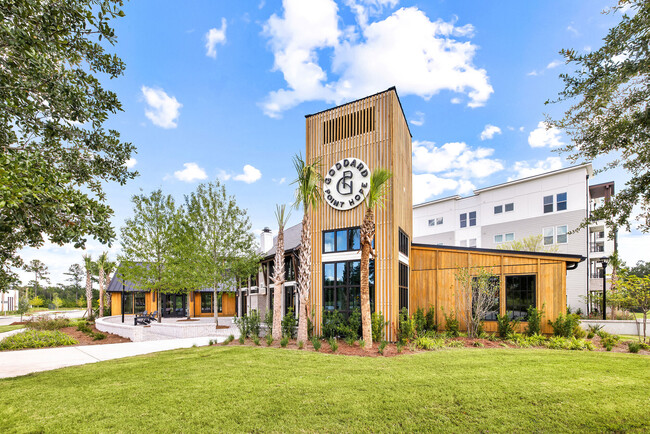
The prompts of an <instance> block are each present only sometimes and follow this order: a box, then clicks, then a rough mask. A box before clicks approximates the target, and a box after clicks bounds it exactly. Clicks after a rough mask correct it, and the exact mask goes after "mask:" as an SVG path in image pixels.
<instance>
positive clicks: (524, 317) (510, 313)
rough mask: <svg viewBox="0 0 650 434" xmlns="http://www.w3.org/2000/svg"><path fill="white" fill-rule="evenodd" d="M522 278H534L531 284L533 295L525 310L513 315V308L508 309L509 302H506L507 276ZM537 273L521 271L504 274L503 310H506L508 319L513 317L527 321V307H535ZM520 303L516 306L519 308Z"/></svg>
mask: <svg viewBox="0 0 650 434" xmlns="http://www.w3.org/2000/svg"><path fill="white" fill-rule="evenodd" d="M515 277H516V278H522V277H532V278H533V280H534V284H533V295H532V304H529V305H528V306H526V309H525V312H524V313H522V311H521V310H519V311H518V312H519V315H518V316H515V313H514V312H515V310H514V309H508V306H509V303H508V278H515ZM537 281H538V278H537V273H521V274H506V275H504V276H503V286H504V296H505V297H504V298H505V310H506V315H508V317H509V318H510V320H513V319H518V320H519V321H522V322H527V321H528V308H529V307H531V306H532V307H537V292H538V290H537ZM521 306H523V304H522V305H520V306H517V307H520V308H521Z"/></svg>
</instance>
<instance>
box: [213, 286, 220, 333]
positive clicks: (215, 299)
mask: <svg viewBox="0 0 650 434" xmlns="http://www.w3.org/2000/svg"><path fill="white" fill-rule="evenodd" d="M212 289H213V292H212V310H213V312H214V326H215V327H217V326H218V325H219V298H218V297H219V293H218V292H217V285H214V287H213V288H212Z"/></svg>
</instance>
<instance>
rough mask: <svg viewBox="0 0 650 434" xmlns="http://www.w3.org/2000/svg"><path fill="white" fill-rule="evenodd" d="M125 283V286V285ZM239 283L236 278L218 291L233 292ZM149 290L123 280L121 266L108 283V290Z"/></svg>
mask: <svg viewBox="0 0 650 434" xmlns="http://www.w3.org/2000/svg"><path fill="white" fill-rule="evenodd" d="M123 285H124V286H123ZM236 286H237V284H236V282H235V280H234V279H233V282H232V284H230V285H221V287H219V288H217V292H232V291H235V288H236ZM122 291H124V292H149V291H151V289H142V288H138V287H136V285H135V283H133V282H131V281H129V280H122V279H121V278H120V268H119V267H118V268H117V271H116V272H115V274H113V277H112V278H111V281H110V282H109V284H108V288H107V289H106V292H122ZM193 291H194V292H213V291H214V289H212V288H202V289H195V290H193Z"/></svg>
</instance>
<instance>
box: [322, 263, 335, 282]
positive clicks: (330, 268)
mask: <svg viewBox="0 0 650 434" xmlns="http://www.w3.org/2000/svg"><path fill="white" fill-rule="evenodd" d="M335 268H336V264H333V263H332V264H325V266H324V270H325V271H324V277H325V279H324V281H323V285H325V286H328V285H334V269H335Z"/></svg>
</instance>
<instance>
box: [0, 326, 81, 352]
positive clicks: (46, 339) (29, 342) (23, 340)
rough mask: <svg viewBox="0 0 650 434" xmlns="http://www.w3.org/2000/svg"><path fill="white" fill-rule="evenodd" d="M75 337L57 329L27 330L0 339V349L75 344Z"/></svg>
mask: <svg viewBox="0 0 650 434" xmlns="http://www.w3.org/2000/svg"><path fill="white" fill-rule="evenodd" d="M78 343H79V342H77V341H76V340H75V339H73V338H71V337H70V336H68V335H66V334H65V333H63V332H60V331H58V330H27V331H24V332H22V333H17V334H15V335H12V336H8V337H6V338H4V339H3V340H2V341H0V351H2V350H20V349H23V348H44V347H60V346H64V345H76V344H78Z"/></svg>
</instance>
